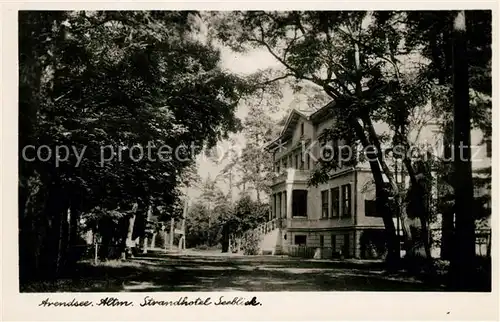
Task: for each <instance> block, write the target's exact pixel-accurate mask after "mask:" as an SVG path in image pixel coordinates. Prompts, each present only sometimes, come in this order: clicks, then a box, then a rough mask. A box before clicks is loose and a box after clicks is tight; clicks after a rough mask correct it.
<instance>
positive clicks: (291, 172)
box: [272, 168, 311, 184]
mask: <svg viewBox="0 0 500 322" xmlns="http://www.w3.org/2000/svg"><path fill="white" fill-rule="evenodd" d="M310 175H311V171H310V170H299V169H293V168H287V169H284V170H281V171H280V172H279V173H276V174H274V177H273V180H272V182H273V184H278V183H282V182H285V181H287V182H295V181H303V182H307V181H309V177H310Z"/></svg>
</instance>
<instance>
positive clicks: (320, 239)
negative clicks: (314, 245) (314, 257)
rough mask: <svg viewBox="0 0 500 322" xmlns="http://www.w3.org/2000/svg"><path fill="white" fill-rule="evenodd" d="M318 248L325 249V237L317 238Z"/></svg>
mask: <svg viewBox="0 0 500 322" xmlns="http://www.w3.org/2000/svg"><path fill="white" fill-rule="evenodd" d="M319 247H320V248H323V247H325V236H323V235H320V236H319Z"/></svg>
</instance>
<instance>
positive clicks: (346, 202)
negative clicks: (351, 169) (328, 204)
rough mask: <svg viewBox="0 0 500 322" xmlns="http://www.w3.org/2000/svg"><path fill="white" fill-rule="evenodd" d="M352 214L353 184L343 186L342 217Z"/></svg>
mask: <svg viewBox="0 0 500 322" xmlns="http://www.w3.org/2000/svg"><path fill="white" fill-rule="evenodd" d="M350 216H351V185H350V184H345V185H343V186H342V217H350Z"/></svg>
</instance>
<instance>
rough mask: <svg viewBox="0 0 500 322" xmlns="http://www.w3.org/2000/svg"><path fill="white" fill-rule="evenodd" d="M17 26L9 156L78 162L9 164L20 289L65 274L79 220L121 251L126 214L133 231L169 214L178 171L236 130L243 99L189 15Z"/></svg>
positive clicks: (25, 18)
mask: <svg viewBox="0 0 500 322" xmlns="http://www.w3.org/2000/svg"><path fill="white" fill-rule="evenodd" d="M19 22H20V26H19V30H20V40H19V43H20V52H19V56H20V60H19V65H20V77H19V81H20V86H19V88H20V111H21V114H20V118H19V119H20V124H19V127H20V136H19V144H20V147H26V146H27V145H29V144H32V145H36V146H40V145H47V146H49V147H50V148H51V149H52V151H55V148H56V146H67V147H70V151H71V147H74V148H75V149H76V150H78V151H79V152H81V151H84V154H83V155H84V157H83V158H81V159H80V160H79V159H78V158H77V157H75V156H74V155H69V156H68V158H66V159H64V158H63V156H61V159H60V160H59V161H60V162H59V164H57V165H56V164H55V163H54V162H43V161H41V160H35V161H27V159H23V158H20V182H19V189H20V193H19V195H20V200H19V204H20V207H19V214H20V216H19V217H20V220H19V222H20V246H21V247H20V258H21V263H22V265H20V267H21V276H22V279H23V280H25V278H31V277H33V275H34V274H40V277H43V278H45V277H46V276H51V275H52V276H56V275H58V274H59V273H60V272H61V271H62V270H63V269H64V265H63V264H62V263H64V262H65V257H66V256H67V253H68V251H69V249H70V247H71V245H72V243H74V242H76V241H75V240H69V236H75V235H76V234H75V232H76V231H75V229H76V227H77V225H76V224H75V223H77V222H78V219H79V218H80V217H81V218H87V219H88V220H89V221H94V222H95V225H94V226H95V227H97V226H99V227H100V228H99V230H100V232H101V233H104V227H110V228H109V232H110V234H109V238H108V240H115V241H116V242H119V241H120V240H122V242H123V240H124V239H126V236H127V229H125V228H123V229H122V227H126V225H125V224H124V223H125V222H128V219H129V218H130V216H132V215H131V214H132V213H131V212H130V210H131V209H132V208H133V205H134V204H135V203H137V204H138V209H137V211H136V212H134V213H135V215H136V220H135V226H136V228H137V229H135V230H136V231H137V230H138V229H139V226H138V224H139V223H141V222H143V221H144V219H145V218H146V217H147V216H146V213H147V210H148V209H149V208H150V207H151V206H154V207H157V206H161V207H162V211H163V213H164V214H165V216H172V215H175V214H176V213H179V211H178V209H179V207H180V205H179V202H178V200H179V196H180V194H181V192H180V189H179V187H180V186H181V185H182V178H181V174H182V170H183V169H184V168H186V167H188V166H189V165H190V164H192V163H193V157H194V155H196V154H197V153H199V152H200V151H201V147H202V146H206V145H208V146H211V145H214V144H215V142H217V140H219V139H221V138H224V137H227V135H228V133H229V132H231V131H235V130H236V129H237V128H238V125H239V121H238V120H237V119H236V118H235V117H234V111H235V108H236V106H237V104H238V102H239V100H240V98H241V97H242V96H244V95H245V93H247V92H248V88H247V86H246V83H245V82H243V81H242V80H241V79H240V78H238V77H236V76H234V75H231V74H229V73H227V72H225V71H223V70H221V69H220V67H219V61H220V54H219V52H218V50H216V49H215V48H214V47H212V46H211V45H208V44H205V43H203V42H202V41H200V40H199V39H197V38H196V37H195V36H194V35H195V34H196V14H195V13H191V12H186V11H184V12H165V11H163V12H159V11H149V12H147V11H140V12H132V11H128V12H113V11H98V12H63V11H61V12H22V13H20V18H19ZM148 146H150V147H149V148H148V150H147V153H148V155H147V157H145V156H143V157H142V158H141V157H139V150H140V149H139V148H140V147H142V148H143V149H144V150H143V152H144V154H146V151H145V150H146V148H147V147H148ZM165 146H167V147H171V148H178V147H186V148H179V150H178V151H179V152H180V153H179V154H180V155H178V156H176V155H174V154H175V151H170V150H168V151H167V152H165V149H163V150H160V149H161V147H165ZM191 146H193V149H191V148H190V147H191ZM120 151H121V154H119V153H120ZM162 151H163V152H162ZM63 152H64V151H63ZM159 153H163V154H162V156H163V159H161V160H159ZM150 155H151V156H152V158H150V157H149V156H150ZM28 157H29V158H30V157H31V155H28ZM52 160H53V159H52ZM68 215H70V216H69V217H70V220H69V221H68V222H67V221H66V218H68ZM118 228H119V229H118ZM115 229H116V232H115ZM139 230H140V229H139ZM70 231H71V233H69V232H70ZM118 231H120V233H119V235H120V236H116V235H115V234H118ZM138 233H139V234H141V232H140V231H139V232H138ZM123 244H124V243H123Z"/></svg>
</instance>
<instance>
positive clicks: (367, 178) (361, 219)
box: [356, 171, 384, 227]
mask: <svg viewBox="0 0 500 322" xmlns="http://www.w3.org/2000/svg"><path fill="white" fill-rule="evenodd" d="M357 179H358V186H357V188H358V189H357V190H358V191H357V193H356V197H357V203H358V207H357V217H356V222H357V225H358V226H381V227H383V226H384V222H383V220H382V218H378V217H367V216H366V209H365V200H375V184H374V183H373V176H372V173H371V172H369V171H358V173H357Z"/></svg>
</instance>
